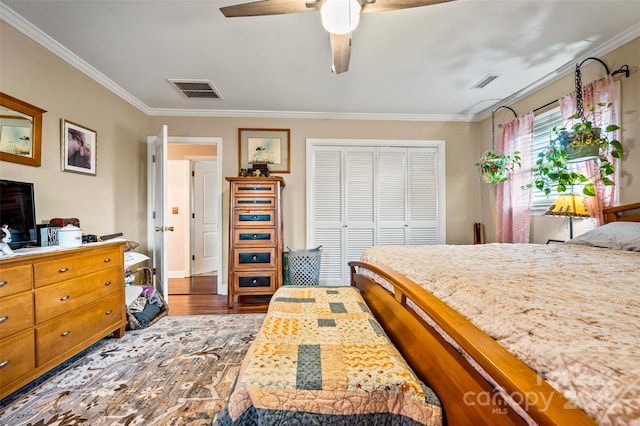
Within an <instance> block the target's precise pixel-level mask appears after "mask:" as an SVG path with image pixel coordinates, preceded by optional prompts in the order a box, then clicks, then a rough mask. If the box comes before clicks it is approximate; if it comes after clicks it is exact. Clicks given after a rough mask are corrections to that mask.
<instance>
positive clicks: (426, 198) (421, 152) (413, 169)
mask: <svg viewBox="0 0 640 426" xmlns="http://www.w3.org/2000/svg"><path fill="white" fill-rule="evenodd" d="M407 155H408V159H409V162H408V189H409V192H408V213H407V229H408V233H407V244H411V245H418V244H437V243H438V226H439V224H438V209H439V207H440V206H439V203H440V200H439V199H438V185H440V184H442V183H441V182H439V177H438V176H439V170H438V151H437V149H436V148H408V149H407Z"/></svg>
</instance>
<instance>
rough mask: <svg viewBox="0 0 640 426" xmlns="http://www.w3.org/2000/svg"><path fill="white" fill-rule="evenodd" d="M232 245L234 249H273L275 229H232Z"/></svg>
mask: <svg viewBox="0 0 640 426" xmlns="http://www.w3.org/2000/svg"><path fill="white" fill-rule="evenodd" d="M233 243H234V244H235V246H236V247H275V245H276V229H275V228H253V229H251V228H247V229H234V231H233Z"/></svg>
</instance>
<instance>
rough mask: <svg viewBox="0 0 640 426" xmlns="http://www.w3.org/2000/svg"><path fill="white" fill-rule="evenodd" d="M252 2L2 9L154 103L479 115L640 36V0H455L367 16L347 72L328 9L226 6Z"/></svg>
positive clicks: (319, 112)
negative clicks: (334, 54)
mask: <svg viewBox="0 0 640 426" xmlns="http://www.w3.org/2000/svg"><path fill="white" fill-rule="evenodd" d="M300 1H304V0H300ZM378 1H382V0H378ZM244 2H246V1H243V0H117V1H116V0H111V1H107V0H29V1H24V0H1V1H0V17H1V18H2V19H4V20H5V21H7V22H9V23H11V24H12V25H14V26H16V27H18V28H20V29H21V30H22V31H23V32H25V33H27V34H28V35H29V36H31V37H32V38H34V39H36V40H37V41H38V42H40V43H41V44H43V45H45V46H46V47H47V48H49V49H51V50H52V51H54V52H55V53H57V54H59V55H60V56H62V57H64V58H65V59H66V60H68V61H69V62H71V63H72V64H74V65H75V66H76V67H78V68H80V69H81V70H83V71H84V72H86V73H87V74H89V75H91V76H92V77H94V78H95V79H96V80H98V81H99V82H100V83H102V84H103V85H105V86H106V87H108V88H110V89H111V90H113V91H114V92H116V93H117V94H119V95H120V96H122V97H123V98H125V99H126V100H128V101H129V102H131V103H132V104H134V105H135V106H137V107H138V108H140V109H141V110H143V111H144V112H146V113H147V114H151V115H165V114H171V115H209V116H272V117H301V118H304V117H310V118H311V117H327V118H331V117H336V118H358V117H359V118H365V119H367V118H371V119H405V120H477V119H479V118H483V117H485V116H487V115H488V114H489V112H490V111H491V109H493V108H495V107H496V106H497V105H500V104H503V103H504V102H513V101H515V100H517V99H519V98H520V97H522V96H524V95H526V94H528V93H531V92H532V91H533V90H535V89H536V88H538V87H540V86H541V85H543V84H546V83H548V82H550V81H553V80H554V79H555V78H557V77H559V76H561V75H563V74H566V73H568V72H571V71H573V69H574V67H575V64H576V63H577V62H580V61H581V60H583V59H585V58H586V57H589V56H598V55H602V54H604V53H607V52H608V51H610V50H612V49H614V48H616V47H618V46H620V45H621V44H624V43H626V42H628V41H630V40H632V39H634V38H635V37H638V36H639V35H640V24H639V23H640V0H582V1H570V0H556V1H550V0H545V1H540V0H495V1H489V0H486V1H484V0H456V1H452V2H449V3H442V4H438V5H433V6H425V7H419V8H413V9H405V10H398V11H390V12H379V13H367V14H363V15H362V18H361V20H360V25H359V26H358V28H357V29H356V30H355V31H354V33H353V36H352V50H351V63H350V66H349V71H348V72H346V73H343V74H339V75H336V74H332V73H331V70H330V69H331V50H330V46H329V36H328V33H326V31H324V29H323V28H322V26H321V23H320V16H319V14H318V13H317V12H308V13H302V14H291V15H276V16H261V17H243V18H225V17H224V16H223V15H222V13H221V12H220V11H219V8H220V7H222V6H228V5H232V4H239V3H244ZM2 25H5V24H4V23H3V24H2ZM610 65H611V66H614V67H615V66H620V65H622V64H610ZM489 74H495V75H498V78H497V79H496V80H494V81H493V82H492V83H491V84H489V85H488V86H487V87H486V88H484V89H474V88H472V86H474V85H475V84H476V83H477V82H479V81H480V80H482V79H483V78H484V77H486V76H487V75H489ZM174 78H177V79H204V80H210V81H211V82H212V83H213V84H214V86H215V87H216V89H217V90H218V92H219V93H220V94H221V95H222V97H223V99H221V100H202V99H188V98H186V97H185V96H184V95H183V94H182V93H180V92H179V91H178V90H177V89H176V88H175V87H174V86H173V85H171V84H170V83H169V82H168V79H174Z"/></svg>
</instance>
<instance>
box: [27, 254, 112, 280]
mask: <svg viewBox="0 0 640 426" xmlns="http://www.w3.org/2000/svg"><path fill="white" fill-rule="evenodd" d="M119 256H122V253H121V251H120V250H119V249H112V250H103V251H101V252H99V253H89V254H83V255H77V256H64V257H59V258H56V259H53V260H49V261H46V262H38V263H36V264H34V265H33V274H34V283H35V286H36V287H42V286H45V285H49V284H53V283H57V282H60V281H64V280H68V279H71V278H76V277H79V276H81V275H86V274H90V273H92V272H96V271H100V270H102V269H105V268H108V267H109V266H111V265H117V264H118V262H119V259H118V257H119Z"/></svg>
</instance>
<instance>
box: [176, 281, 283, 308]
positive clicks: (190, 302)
mask: <svg viewBox="0 0 640 426" xmlns="http://www.w3.org/2000/svg"><path fill="white" fill-rule="evenodd" d="M217 293H218V277H217V276H216V275H199V276H196V277H191V278H169V300H168V301H167V302H168V303H169V315H206V314H240V313H243V314H248V313H264V312H267V307H268V305H269V300H270V298H271V296H238V297H237V298H236V299H237V301H236V303H235V304H234V306H233V308H231V309H229V308H227V296H226V295H219V294H217Z"/></svg>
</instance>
